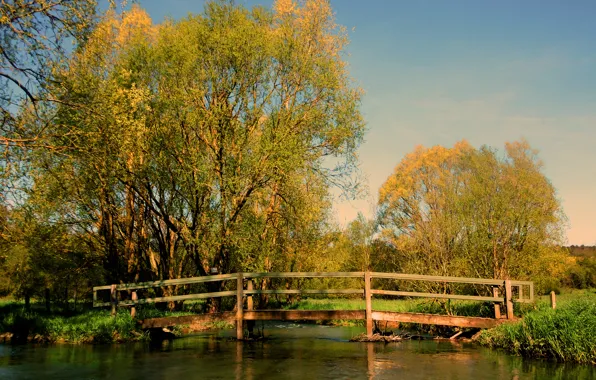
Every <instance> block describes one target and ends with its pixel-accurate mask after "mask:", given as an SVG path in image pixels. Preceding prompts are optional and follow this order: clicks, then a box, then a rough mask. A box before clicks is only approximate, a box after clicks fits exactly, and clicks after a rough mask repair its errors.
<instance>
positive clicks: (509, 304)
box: [505, 280, 513, 319]
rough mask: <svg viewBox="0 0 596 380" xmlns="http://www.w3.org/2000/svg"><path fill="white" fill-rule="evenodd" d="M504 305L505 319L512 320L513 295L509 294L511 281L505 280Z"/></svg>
mask: <svg viewBox="0 0 596 380" xmlns="http://www.w3.org/2000/svg"><path fill="white" fill-rule="evenodd" d="M505 305H506V306H505V307H506V308H507V319H513V295H512V292H511V280H505Z"/></svg>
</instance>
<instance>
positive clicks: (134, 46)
mask: <svg viewBox="0 0 596 380" xmlns="http://www.w3.org/2000/svg"><path fill="white" fill-rule="evenodd" d="M345 44H346V36H345V32H344V30H343V28H341V27H339V26H337V25H336V24H335V22H334V19H333V14H332V11H331V8H330V6H329V4H328V2H327V1H319V0H310V1H306V2H303V3H300V4H297V3H294V2H292V1H279V2H276V3H275V6H274V9H273V10H268V9H265V8H260V7H257V8H254V9H252V10H248V9H245V8H243V7H241V6H235V5H233V4H232V3H230V2H227V1H217V2H210V3H208V4H206V6H205V11H204V13H203V14H200V15H191V16H189V17H188V18H186V19H183V20H180V21H167V22H165V23H164V24H162V25H158V26H156V25H153V24H152V22H151V20H150V19H149V18H148V16H147V15H146V14H145V13H144V12H143V11H142V10H140V9H139V8H138V7H134V8H133V9H132V10H131V11H129V12H127V13H126V14H125V15H124V17H120V16H117V15H115V14H111V15H109V16H108V17H106V19H105V20H104V21H103V22H102V23H100V25H99V27H98V28H97V29H96V31H95V32H94V34H92V35H91V36H90V38H89V41H88V43H87V44H86V46H85V48H84V49H81V51H80V52H78V53H77V54H76V55H75V57H74V59H73V61H72V62H71V65H70V66H69V68H68V69H67V70H65V71H63V72H62V73H61V74H60V78H61V80H60V81H59V83H60V86H57V87H56V88H54V93H55V94H56V97H57V98H58V99H60V100H61V101H62V102H64V103H65V104H69V105H71V106H69V107H63V108H62V109H60V110H59V111H58V113H57V116H56V118H55V119H54V123H53V128H54V132H55V133H54V136H56V137H55V139H57V140H59V142H60V144H62V145H65V146H68V147H69V148H68V153H67V154H63V155H61V156H53V157H51V158H47V157H40V161H39V165H38V167H39V168H40V170H39V178H38V179H37V183H40V184H42V183H43V184H44V185H43V186H40V189H42V190H43V191H45V192H46V193H47V194H52V191H55V192H56V191H57V193H60V196H61V197H62V199H65V200H67V201H69V202H70V203H71V204H72V207H71V210H73V212H72V214H73V217H74V218H80V220H81V221H82V224H85V225H86V226H88V227H87V229H88V231H91V232H94V231H95V232H97V234H98V236H100V237H101V239H102V240H103V243H102V246H103V247H104V249H106V252H108V255H107V256H108V257H111V258H112V260H108V261H107V263H108V264H107V265H108V266H111V267H112V269H113V270H112V276H114V277H117V276H119V277H120V278H123V277H124V276H136V277H138V276H139V274H140V273H145V272H147V273H149V274H150V276H152V277H157V278H172V277H179V276H183V275H189V274H194V273H199V274H206V273H207V271H208V269H209V267H213V266H216V267H218V268H219V269H220V270H222V271H224V272H228V271H234V270H241V269H243V266H244V265H245V264H244V263H245V262H247V261H251V260H252V261H253V262H257V263H256V264H255V265H258V266H263V261H264V260H266V259H267V257H268V254H267V253H265V254H263V253H262V252H259V250H258V247H257V248H255V244H254V240H253V241H252V242H251V244H247V239H257V241H258V239H259V238H260V239H261V240H266V239H273V234H271V233H270V232H271V231H272V230H273V229H276V228H278V227H280V226H281V224H280V223H279V222H278V221H279V219H280V218H282V217H283V218H285V220H286V221H288V224H286V225H285V226H284V228H286V229H288V231H287V233H288V234H293V233H294V232H292V230H294V231H297V230H298V229H300V228H301V227H300V226H301V225H303V224H301V223H298V222H301V221H302V217H301V214H300V213H301V212H303V211H305V210H310V212H313V213H324V212H325V210H326V209H327V208H328V203H325V202H322V203H321V202H318V203H308V202H305V201H304V200H308V199H309V191H310V190H311V189H312V186H311V185H312V184H316V188H317V189H320V190H317V192H316V193H317V194H319V195H321V196H320V199H326V197H327V188H328V186H330V185H331V184H336V185H340V186H346V188H345V190H349V189H348V188H347V186H348V184H349V178H350V174H351V173H352V171H353V170H354V169H355V167H356V165H355V160H356V156H355V149H356V148H357V146H358V144H359V142H360V141H361V138H362V134H363V130H364V127H363V122H362V119H361V115H360V113H359V103H360V96H361V92H360V90H359V89H357V88H355V87H354V86H353V84H352V81H351V79H350V78H349V76H348V73H347V71H346V67H345V62H344V61H343V59H342V51H343V48H344V46H345ZM73 104H74V105H79V106H78V107H73V106H72V105H73ZM329 157H332V158H333V159H332V160H327V158H329ZM329 162H336V163H338V164H337V166H334V167H330V166H329ZM48 177H50V178H48ZM48 184H53V185H52V186H49V185H48ZM309 186H311V187H310V188H309ZM54 194H56V193H54ZM313 194H315V193H314V192H313V193H312V194H310V196H311V197H312V195H313ZM66 203H68V202H65V203H64V205H66ZM64 205H63V206H64ZM297 206H299V207H297ZM309 207H310V209H309ZM290 215H291V217H290ZM315 219H316V218H314V219H313V220H315ZM247 231H249V232H247ZM249 246H250V247H249ZM268 246H270V245H267V244H265V243H263V244H262V247H261V248H262V249H265V247H268ZM247 248H250V249H249V250H248V251H250V252H252V253H250V254H249V253H247V250H246V249H247ZM247 255H248V256H247ZM251 255H252V256H251ZM257 256H258V257H257ZM116 267H117V268H116Z"/></svg>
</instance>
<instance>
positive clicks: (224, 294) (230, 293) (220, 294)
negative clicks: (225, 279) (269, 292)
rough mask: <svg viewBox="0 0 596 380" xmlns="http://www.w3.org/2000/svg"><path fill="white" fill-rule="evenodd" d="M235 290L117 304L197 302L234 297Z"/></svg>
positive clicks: (142, 299) (108, 303)
mask: <svg viewBox="0 0 596 380" xmlns="http://www.w3.org/2000/svg"><path fill="white" fill-rule="evenodd" d="M235 295H236V291H235V290H229V291H225V292H213V293H199V294H185V295H181V296H169V297H155V298H141V299H139V300H137V301H134V302H133V301H132V300H129V301H122V302H120V303H119V304H120V305H121V306H132V305H142V304H147V303H157V302H169V301H187V300H198V299H205V298H217V297H230V296H235ZM110 304H111V303H110V302H103V303H98V304H97V305H95V306H97V307H100V306H110Z"/></svg>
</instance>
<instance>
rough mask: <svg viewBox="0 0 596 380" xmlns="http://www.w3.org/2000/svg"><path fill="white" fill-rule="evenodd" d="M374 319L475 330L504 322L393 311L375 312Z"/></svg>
mask: <svg viewBox="0 0 596 380" xmlns="http://www.w3.org/2000/svg"><path fill="white" fill-rule="evenodd" d="M372 317H373V319H374V320H377V321H393V322H403V323H420V324H426V325H440V326H458V327H474V328H482V329H484V328H491V327H494V326H496V325H498V324H500V323H502V320H497V319H493V318H478V317H461V316H453V315H434V314H421V313H396V312H392V311H373V312H372Z"/></svg>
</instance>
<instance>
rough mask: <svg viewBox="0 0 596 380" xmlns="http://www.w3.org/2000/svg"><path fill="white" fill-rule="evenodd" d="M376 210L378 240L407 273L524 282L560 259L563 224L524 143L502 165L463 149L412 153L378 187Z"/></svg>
mask: <svg viewBox="0 0 596 380" xmlns="http://www.w3.org/2000/svg"><path fill="white" fill-rule="evenodd" d="M379 205H380V210H381V213H380V218H379V222H380V224H381V226H382V227H383V234H384V236H385V237H386V238H387V239H388V240H389V241H390V242H391V243H392V244H394V245H395V246H396V247H397V248H398V249H399V250H400V251H402V252H403V253H404V254H405V257H406V258H405V268H404V269H405V270H408V271H411V272H414V273H426V274H435V275H462V276H471V277H486V278H522V279H526V278H531V277H532V276H538V275H540V274H541V272H543V271H544V270H545V269H546V266H545V265H546V263H545V262H546V261H547V260H545V258H553V257H559V258H560V257H561V255H560V254H561V252H560V249H559V247H560V245H561V243H562V241H563V227H564V223H565V217H564V214H563V211H562V208H561V205H560V202H559V200H558V198H557V196H556V191H555V189H554V187H553V185H552V184H551V183H550V181H549V180H548V179H547V178H546V177H545V176H544V174H543V172H542V163H541V162H540V160H539V159H538V157H537V153H536V151H535V150H533V149H531V147H530V146H529V144H528V143H527V142H526V141H521V142H515V143H511V144H507V145H506V155H505V156H504V157H501V156H500V155H499V153H498V152H497V151H495V150H494V149H491V148H488V147H482V148H480V149H479V150H477V149H474V148H473V147H472V146H470V145H469V144H468V143H467V142H465V141H464V142H460V143H458V144H456V145H455V146H454V147H453V148H451V149H449V148H444V147H441V146H435V147H432V148H423V147H419V148H417V149H416V150H415V151H414V152H413V153H411V154H409V155H407V156H406V157H405V158H404V159H403V160H402V162H401V163H400V164H399V165H398V166H397V167H396V168H395V171H394V173H393V174H392V175H391V176H390V177H389V178H388V179H387V181H386V182H385V183H384V184H383V186H382V187H381V190H380V196H379ZM555 262H558V263H560V262H561V261H560V260H559V261H555ZM558 268H559V269H556V268H549V269H548V271H550V272H551V274H552V275H556V274H557V271H560V268H561V266H559V267H558Z"/></svg>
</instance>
